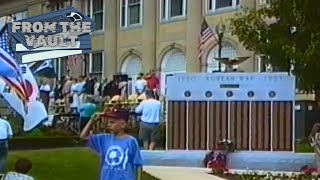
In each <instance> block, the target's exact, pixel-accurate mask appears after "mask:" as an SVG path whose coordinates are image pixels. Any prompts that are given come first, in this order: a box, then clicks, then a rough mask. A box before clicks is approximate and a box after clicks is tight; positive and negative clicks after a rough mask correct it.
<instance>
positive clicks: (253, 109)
mask: <svg viewBox="0 0 320 180" xmlns="http://www.w3.org/2000/svg"><path fill="white" fill-rule="evenodd" d="M257 110H258V103H257V102H252V103H251V133H252V134H251V145H252V150H257V148H258V146H257V141H258V140H257V138H258V134H257V133H258V132H257V127H258V124H257V114H258V113H257Z"/></svg>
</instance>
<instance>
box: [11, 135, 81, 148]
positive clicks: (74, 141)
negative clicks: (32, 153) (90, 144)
mask: <svg viewBox="0 0 320 180" xmlns="http://www.w3.org/2000/svg"><path fill="white" fill-rule="evenodd" d="M84 145H85V144H84V141H82V140H80V138H79V137H65V136H60V137H59V136H56V137H16V138H13V139H12V140H10V141H9V146H10V149H13V150H25V149H50V148H61V147H79V146H84Z"/></svg>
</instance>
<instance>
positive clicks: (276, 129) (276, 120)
mask: <svg viewBox="0 0 320 180" xmlns="http://www.w3.org/2000/svg"><path fill="white" fill-rule="evenodd" d="M272 108H273V109H272V113H273V114H272V121H273V123H272V124H273V135H272V137H273V139H272V141H273V150H275V151H277V150H279V149H280V146H279V132H280V130H279V121H280V120H279V103H278V102H273V103H272Z"/></svg>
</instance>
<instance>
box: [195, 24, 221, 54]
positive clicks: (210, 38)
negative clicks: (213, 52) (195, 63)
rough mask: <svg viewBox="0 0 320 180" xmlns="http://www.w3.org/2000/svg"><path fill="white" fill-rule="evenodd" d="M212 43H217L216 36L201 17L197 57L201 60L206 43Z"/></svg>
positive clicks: (214, 44)
mask: <svg viewBox="0 0 320 180" xmlns="http://www.w3.org/2000/svg"><path fill="white" fill-rule="evenodd" d="M211 43H212V44H213V47H214V46H216V45H217V44H218V37H217V34H215V33H214V32H213V31H212V29H211V28H210V27H209V25H208V23H207V21H206V20H205V19H203V22H202V24H201V31H200V39H199V46H198V58H199V60H201V58H202V56H203V54H204V50H205V49H206V48H207V46H208V44H211Z"/></svg>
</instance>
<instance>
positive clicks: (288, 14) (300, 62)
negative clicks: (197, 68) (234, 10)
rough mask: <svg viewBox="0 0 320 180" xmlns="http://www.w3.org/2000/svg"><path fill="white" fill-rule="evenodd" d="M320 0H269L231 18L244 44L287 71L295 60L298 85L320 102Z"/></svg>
mask: <svg viewBox="0 0 320 180" xmlns="http://www.w3.org/2000/svg"><path fill="white" fill-rule="evenodd" d="M319 7H320V1H319V0H268V2H267V5H266V6H264V7H261V8H258V9H244V10H243V11H242V12H241V13H238V14H237V16H236V17H235V18H233V19H231V28H232V33H233V34H234V35H237V36H238V38H239V41H240V42H242V43H243V45H244V46H245V47H246V48H247V49H249V50H251V51H254V52H256V53H258V54H262V55H264V56H265V57H268V60H269V61H270V63H271V65H272V66H273V67H278V68H280V69H281V70H285V71H287V70H288V69H289V68H290V64H293V66H294V70H293V74H294V75H296V77H297V82H298V83H297V84H298V87H299V89H301V90H305V91H308V92H310V91H313V92H314V93H315V96H316V100H317V101H318V102H320V11H319Z"/></svg>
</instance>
